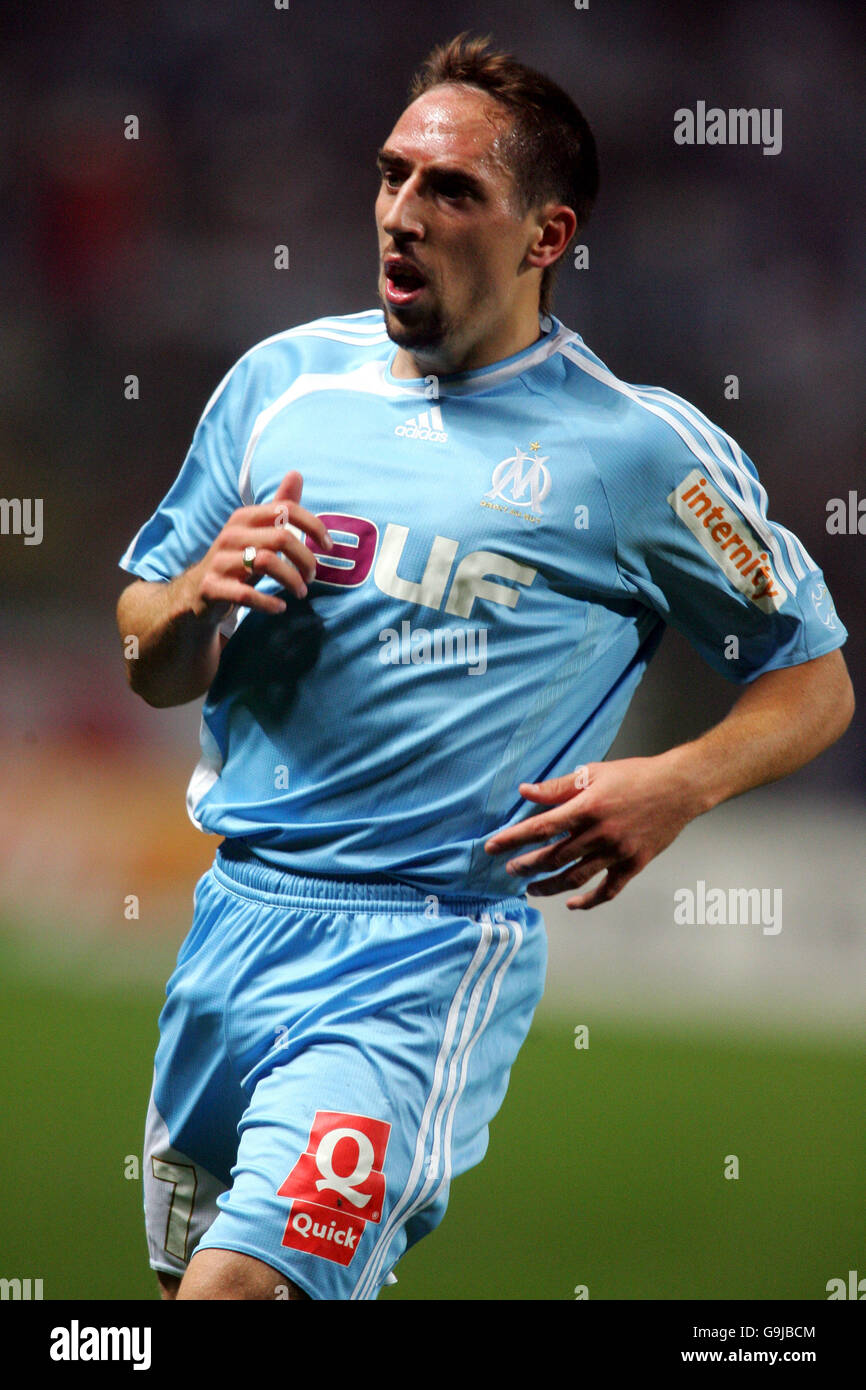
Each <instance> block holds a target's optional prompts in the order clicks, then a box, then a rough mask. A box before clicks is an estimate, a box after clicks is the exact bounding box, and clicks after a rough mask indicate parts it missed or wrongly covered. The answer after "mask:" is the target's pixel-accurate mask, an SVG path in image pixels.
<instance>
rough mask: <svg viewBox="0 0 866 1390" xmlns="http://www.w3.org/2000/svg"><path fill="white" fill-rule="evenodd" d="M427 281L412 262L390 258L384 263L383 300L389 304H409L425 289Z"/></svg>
mask: <svg viewBox="0 0 866 1390" xmlns="http://www.w3.org/2000/svg"><path fill="white" fill-rule="evenodd" d="M426 284H427V280H426V278H425V276H424V275H422V273H421V271H420V270H419V269H418V267H417V266H416V265H414V264H413V263H412V261H407V260H405V259H404V258H403V257H402V256H392V257H389V258H388V259H387V260H386V261H385V298H386V299H387V301H388V303H389V304H400V305H403V304H411V303H412V302H413V300H415V299H417V298H418V296H419V295H420V294H421V292H422V290H423V289H424V288H425V286H426Z"/></svg>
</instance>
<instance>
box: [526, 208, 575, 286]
mask: <svg viewBox="0 0 866 1390" xmlns="http://www.w3.org/2000/svg"><path fill="white" fill-rule="evenodd" d="M576 231H577V217H576V216H575V213H574V210H573V208H570V207H566V206H565V204H563V203H548V204H547V205H546V206H545V207H543V208H539V210H538V212H537V213H536V214H535V217H534V220H533V226H532V229H531V233H530V243H529V247H528V249H527V252H526V265H527V266H530V267H532V269H534V270H546V269H547V267H548V266H550V265H553V263H554V261H558V260H559V258H560V256H561V255H562V254H563V252H564V251H565V249H566V247H567V246H568V244H569V242H570V241H571V238H572V237H573V236H574V234H575V232H576Z"/></svg>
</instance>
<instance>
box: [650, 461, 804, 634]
mask: <svg viewBox="0 0 866 1390" xmlns="http://www.w3.org/2000/svg"><path fill="white" fill-rule="evenodd" d="M667 500H668V504H669V505H670V506H671V507H672V508H673V510H674V512H676V514H677V516H678V517H679V519H680V521H682V522H683V523H684V524H685V525H686V526H688V528H689V530H690V531H691V532H692V535H693V536H695V537H696V539H697V540H698V541H700V543H701V545H702V546H703V548H704V550H705V551H706V552H707V554H708V555H710V556H711V557H712V559H713V560H715V562H716V564H717V565H718V567H719V569H720V570H722V571H724V573H725V574H726V575H727V577H728V579H729V580H730V582H731V583H732V584H733V586H734V588H735V589H739V591H740V593H741V594H745V595H746V598H747V599H749V600H750V601H751V602H752V603H754V605H755V607H756V608H760V609H761V611H762V612H763V613H774V612H778V610H779V609H780V608H781V606H782V604H783V603H784V602H785V599H786V598H787V597H788V595H787V592H786V591H785V589H784V588H783V587H782V584H781V581H780V580H779V578H778V575H777V574H776V573H775V571H774V569H773V566H772V563H771V561H770V557H769V555H768V554H767V551H766V550H762V549H761V542H760V541H759V540H758V539H757V537H756V536H755V535H754V532H753V531H752V530H751V529H750V528H749V527H748V526H747V525H746V523H745V522H744V521H743V519H742V517H741V516H740V515H739V514H738V513H737V512H735V511H734V509H733V507H731V506H729V505H728V503H727V502H726V501H725V499H724V497H723V496H722V494H721V493H720V492H717V490H716V489H715V488H714V487H713V485H712V483H711V482H710V481H709V480H708V479H707V478H706V477H705V476H704V474H703V473H701V470H700V469H699V468H693V469H692V471H691V473H689V475H688V477H687V478H684V479H683V481H682V482H681V483H680V485H679V487H677V488H674V490H673V492H672V493H671V494H670V496H669V497H668V499H667Z"/></svg>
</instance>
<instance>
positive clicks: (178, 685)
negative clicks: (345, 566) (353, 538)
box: [117, 471, 332, 709]
mask: <svg viewBox="0 0 866 1390" xmlns="http://www.w3.org/2000/svg"><path fill="white" fill-rule="evenodd" d="M302 487H303V479H302V477H301V475H300V473H298V472H296V471H293V472H291V473H288V474H287V475H286V477H285V478H284V479H283V481H282V483H281V484H280V486H279V488H278V489H277V493H276V496H275V497H274V499H273V501H272V502H267V503H262V504H260V505H258V506H252V507H241V508H239V509H238V510H237V511H236V512H234V513H233V514H232V516H231V517H230V518H229V520H228V521H227V522H226V524H225V526H224V527H223V528H222V530H221V531H220V533H219V535H218V536H217V538H216V540H215V541H214V543H213V545H212V546H211V548H210V550H209V551H208V552H207V554H206V555H205V556H204V558H203V559H202V560H200V561H199V562H198V563H197V564H195V565H191V566H190V568H189V569H187V570H185V571H184V573H183V574H180V575H178V576H177V577H176V578H175V579H171V580H167V581H164V582H162V581H150V580H144V579H137V580H135V581H134V583H132V584H130V585H129V586H128V587H127V588H126V589H124V591H123V593H122V594H121V595H120V599H119V601H118V605H117V626H118V629H119V632H120V635H121V638H122V639H123V640H124V642H126V640H127V639H128V638H129V637H135V638H136V639H137V643H138V655H137V657H135V658H132V659H128V660H127V662H126V667H127V678H128V680H129V684H130V686H131V688H132V689H133V690H134V691H135V693H136V694H137V695H140V696H141V697H142V699H143V700H145V701H146V702H147V704H149V705H153V706H154V707H156V708H158V709H163V708H167V707H168V706H170V705H182V704H186V703H187V701H189V700H195V699H197V698H198V697H199V696H200V695H203V694H204V693H205V691H206V690H207V689H208V688H209V686H210V685H211V682H212V681H213V678H214V676H215V675H216V671H217V667H218V665H219V660H220V654H221V652H222V648H223V645H224V643H225V640H226V639H225V638H224V637H223V636H222V634H221V633H220V631H219V625H220V623H221V622H222V621H223V619H224V618H225V617H226V616H227V614H228V613H229V611H230V610H231V608H232V607H233V606H234V605H235V604H241V605H243V606H244V607H245V608H259V609H261V610H262V611H263V612H265V613H282V612H283V611H284V610H285V607H286V604H285V601H284V600H283V599H281V598H279V597H278V596H277V595H276V594H268V593H262V592H261V591H260V590H258V589H256V588H254V587H253V580H254V579H255V578H257V577H259V576H260V575H262V574H270V575H271V576H272V577H273V578H274V579H276V580H277V581H278V582H279V583H280V584H281V585H282V586H283V588H284V589H288V590H289V591H290V592H293V593H295V594H296V595H297V596H298V598H304V597H305V596H306V593H307V584H308V583H311V582H312V580H313V578H314V576H315V573H316V560H315V556H314V555H313V554H312V552H311V551H310V549H309V548H308V547H307V546H306V545H305V543H304V541H303V540H299V539H298V537H297V536H295V535H294V534H293V532H291V531H289V530H288V529H286V528H287V526H288V525H291V526H295V527H297V528H298V529H300V530H301V531H303V532H305V533H306V534H307V535H310V536H313V537H314V538H315V540H316V541H318V543H319V545H320V546H321V547H322V549H324V550H330V549H331V548H332V542H331V538H330V536H329V535H328V532H327V529H326V527H325V525H324V523H323V522H322V521H320V520H319V518H318V517H316V516H313V515H312V513H310V512H308V511H307V510H306V508H305V507H302V506H300V496H301V489H302ZM276 522H279V524H275V523H276ZM248 545H253V546H255V548H256V550H257V552H258V553H257V555H256V559H255V562H254V571H253V573H252V574H249V573H248V571H247V570H246V569H245V567H244V564H243V560H242V554H243V551H244V548H245V547H246V546H248ZM305 580H306V583H305Z"/></svg>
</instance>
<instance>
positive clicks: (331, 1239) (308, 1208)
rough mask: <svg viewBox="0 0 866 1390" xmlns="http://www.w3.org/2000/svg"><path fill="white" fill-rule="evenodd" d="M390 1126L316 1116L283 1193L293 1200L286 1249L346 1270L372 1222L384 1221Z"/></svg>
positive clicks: (332, 1114) (338, 1115) (331, 1114)
mask: <svg viewBox="0 0 866 1390" xmlns="http://www.w3.org/2000/svg"><path fill="white" fill-rule="evenodd" d="M390 1134H391V1126H390V1125H389V1124H387V1123H386V1122H385V1121H384V1120H372V1119H370V1117H369V1116H368V1115H347V1114H344V1113H342V1112H341V1111H337V1110H317V1111H316V1118H315V1120H314V1121H313V1127H312V1129H311V1130H310V1137H309V1139H308V1140H307V1148H306V1151H305V1152H304V1153H302V1154H301V1157H300V1158H299V1159H298V1161H297V1163H296V1164H295V1166H294V1168H293V1169H292V1171H291V1173H289V1176H288V1177H287V1178H286V1180H285V1182H284V1183H283V1184H282V1186H281V1187H279V1188H278V1189H277V1196H278V1197H291V1199H292V1211H291V1215H290V1216H289V1219H288V1222H287V1223H286V1230H285V1234H284V1235H283V1241H282V1243H283V1245H287V1246H289V1247H290V1248H291V1249H293V1250H303V1251H305V1252H306V1254H308V1255H318V1256H320V1257H321V1258H322V1259H325V1260H333V1261H335V1263H337V1264H341V1265H348V1264H350V1263H351V1261H352V1258H353V1256H354V1254H355V1249H356V1247H357V1244H358V1240H359V1238H360V1237H361V1236H362V1235H363V1233H364V1228H365V1226H366V1224H367V1222H368V1221H372V1222H376V1223H378V1222H379V1221H381V1219H382V1207H383V1203H384V1200H385V1175H384V1173H383V1172H382V1168H383V1166H384V1162H385V1150H386V1149H387V1147H388V1139H389V1136H390Z"/></svg>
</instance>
